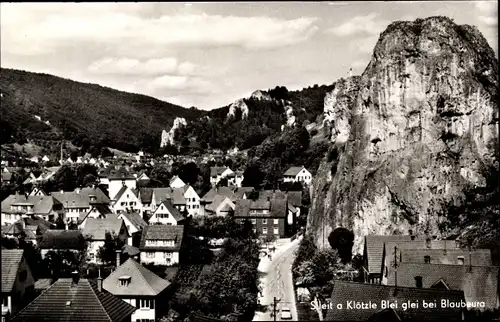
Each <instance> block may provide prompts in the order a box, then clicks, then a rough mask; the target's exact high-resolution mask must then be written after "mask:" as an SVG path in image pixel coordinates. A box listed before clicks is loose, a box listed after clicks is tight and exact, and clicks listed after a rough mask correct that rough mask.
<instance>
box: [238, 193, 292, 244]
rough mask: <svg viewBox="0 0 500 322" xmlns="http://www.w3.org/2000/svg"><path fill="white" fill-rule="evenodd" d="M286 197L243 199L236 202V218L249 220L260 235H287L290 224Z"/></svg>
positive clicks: (239, 220) (280, 236)
mask: <svg viewBox="0 0 500 322" xmlns="http://www.w3.org/2000/svg"><path fill="white" fill-rule="evenodd" d="M286 217H287V201H286V199H271V200H267V199H258V200H249V199H241V200H236V202H235V211H234V218H235V219H236V221H237V222H243V221H244V220H249V221H250V222H251V223H252V225H253V230H254V233H256V234H257V235H258V236H268V235H275V236H276V237H278V238H284V237H285V236H286V232H287V227H288V224H287V222H286Z"/></svg>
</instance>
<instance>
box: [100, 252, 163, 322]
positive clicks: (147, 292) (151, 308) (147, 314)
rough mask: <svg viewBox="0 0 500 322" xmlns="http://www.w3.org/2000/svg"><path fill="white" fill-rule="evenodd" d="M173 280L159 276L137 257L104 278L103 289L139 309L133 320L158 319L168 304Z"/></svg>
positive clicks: (139, 321)
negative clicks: (140, 262)
mask: <svg viewBox="0 0 500 322" xmlns="http://www.w3.org/2000/svg"><path fill="white" fill-rule="evenodd" d="M169 286H170V282H169V281H167V280H164V279H162V278H160V277H159V276H157V275H156V274H155V273H153V272H151V271H150V270H148V269H147V268H145V267H144V266H142V265H141V264H139V263H138V262H136V261H135V260H134V259H132V258H129V259H128V260H127V261H125V263H123V264H122V265H120V266H118V267H117V268H116V270H115V271H114V272H112V273H111V274H110V275H109V276H108V277H107V278H106V279H105V280H104V282H103V289H105V290H106V291H108V292H109V293H111V294H113V295H114V296H116V297H119V298H120V299H122V300H123V301H124V302H127V303H128V304H130V305H132V306H134V307H136V308H137V310H136V311H135V312H134V313H133V314H132V322H135V321H138V322H142V321H158V320H159V318H161V317H162V316H163V315H164V314H165V313H166V311H167V310H168V306H166V305H165V304H166V303H167V301H168V290H169Z"/></svg>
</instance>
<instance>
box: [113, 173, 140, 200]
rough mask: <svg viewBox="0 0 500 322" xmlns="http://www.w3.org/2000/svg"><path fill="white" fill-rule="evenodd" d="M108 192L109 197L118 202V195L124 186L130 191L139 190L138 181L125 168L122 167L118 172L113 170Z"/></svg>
mask: <svg viewBox="0 0 500 322" xmlns="http://www.w3.org/2000/svg"><path fill="white" fill-rule="evenodd" d="M108 182H109V184H108V192H109V197H110V198H111V199H113V200H116V195H117V194H118V192H119V191H120V190H121V189H122V187H123V186H127V187H129V188H130V189H133V190H135V189H137V179H136V178H135V177H134V176H133V175H132V174H131V173H130V172H129V171H128V170H127V169H125V168H123V167H121V168H119V169H117V170H113V169H112V170H111V171H110V174H109V176H108Z"/></svg>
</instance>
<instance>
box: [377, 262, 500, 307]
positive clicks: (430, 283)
mask: <svg viewBox="0 0 500 322" xmlns="http://www.w3.org/2000/svg"><path fill="white" fill-rule="evenodd" d="M499 269H500V267H498V266H472V265H449V264H429V263H403V262H401V263H398V266H397V271H396V269H395V268H394V267H390V268H389V272H388V278H387V285H391V286H394V285H396V283H397V286H398V287H400V286H403V287H404V286H406V287H417V288H431V289H438V290H440V291H441V292H442V293H443V294H446V293H447V292H449V291H450V290H455V291H463V292H464V296H465V301H467V302H469V303H473V302H474V303H478V302H484V303H485V307H484V308H481V307H477V309H479V310H480V311H484V310H494V309H498V308H499V307H500V299H499V295H498V294H499V287H498V278H499V275H498V274H499ZM396 274H397V277H396Z"/></svg>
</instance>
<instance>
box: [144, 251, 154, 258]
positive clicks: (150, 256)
mask: <svg viewBox="0 0 500 322" xmlns="http://www.w3.org/2000/svg"><path fill="white" fill-rule="evenodd" d="M146 257H147V258H154V257H155V253H154V252H146Z"/></svg>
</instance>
